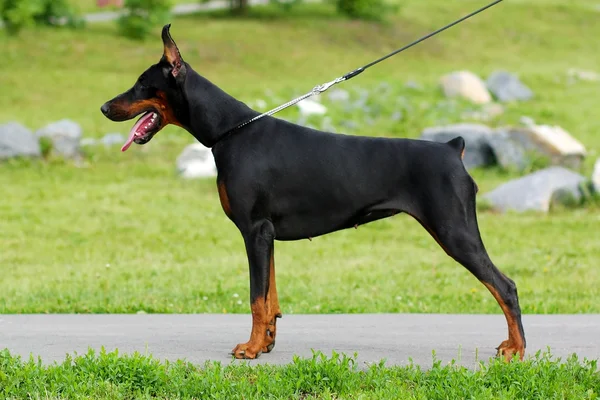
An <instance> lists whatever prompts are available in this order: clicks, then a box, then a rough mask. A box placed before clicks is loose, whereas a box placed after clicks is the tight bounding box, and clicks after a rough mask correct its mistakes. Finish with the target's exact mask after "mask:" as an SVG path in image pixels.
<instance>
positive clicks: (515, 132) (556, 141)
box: [491, 125, 586, 168]
mask: <svg viewBox="0 0 600 400" xmlns="http://www.w3.org/2000/svg"><path fill="white" fill-rule="evenodd" d="M496 132H497V133H499V134H498V136H497V140H496V141H494V142H493V143H491V146H492V148H493V149H494V153H495V154H496V158H497V159H498V161H499V163H500V164H501V165H503V166H505V167H506V166H508V165H507V164H513V165H515V166H518V167H522V166H523V165H524V164H527V163H528V162H529V161H528V160H527V156H528V153H529V158H531V156H534V157H535V156H539V157H545V158H546V159H547V160H548V161H549V162H550V163H551V164H553V165H563V166H567V167H570V168H579V166H580V165H581V163H582V162H583V159H584V158H585V156H586V149H585V147H584V146H583V144H581V143H580V142H579V141H578V140H577V139H575V138H574V137H573V136H571V135H570V134H569V133H568V132H567V131H565V130H564V129H562V128H561V127H559V126H550V125H532V126H529V127H526V128H521V127H512V128H498V129H497V130H496ZM500 141H504V143H500ZM517 148H520V149H517ZM515 154H516V155H517V157H516V158H517V159H518V162H516V163H514V162H513V161H515V158H514V155H515Z"/></svg>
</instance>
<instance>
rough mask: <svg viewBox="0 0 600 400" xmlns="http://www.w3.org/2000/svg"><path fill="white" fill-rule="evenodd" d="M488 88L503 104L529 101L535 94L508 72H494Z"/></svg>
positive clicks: (488, 80) (488, 82) (488, 81)
mask: <svg viewBox="0 0 600 400" xmlns="http://www.w3.org/2000/svg"><path fill="white" fill-rule="evenodd" d="M486 85H487V88H488V89H489V91H490V92H492V94H493V95H494V96H496V98H497V99H498V100H500V101H502V102H508V101H514V100H529V99H531V98H532V97H533V92H532V91H531V89H529V88H528V87H527V86H525V85H524V84H523V83H522V82H521V81H520V80H519V78H518V77H517V76H516V75H513V74H511V73H509V72H506V71H496V72H493V73H492V74H491V75H490V76H489V78H488V79H487V82H486Z"/></svg>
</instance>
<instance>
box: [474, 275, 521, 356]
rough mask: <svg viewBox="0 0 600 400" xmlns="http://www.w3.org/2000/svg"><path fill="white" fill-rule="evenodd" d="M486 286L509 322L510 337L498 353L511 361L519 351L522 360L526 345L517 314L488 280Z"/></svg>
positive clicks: (501, 345) (499, 347)
mask: <svg viewBox="0 0 600 400" xmlns="http://www.w3.org/2000/svg"><path fill="white" fill-rule="evenodd" d="M482 283H483V284H484V285H485V287H487V288H488V290H489V291H490V293H491V294H492V296H494V298H495V299H496V301H497V302H498V304H499V305H500V308H501V309H502V311H503V312H504V316H505V317H506V323H507V324H508V339H507V340H505V341H504V342H502V343H501V344H500V346H498V355H499V356H501V355H504V359H505V360H506V361H510V360H511V359H512V357H513V355H514V354H517V353H519V359H520V360H522V359H523V356H524V355H525V345H524V341H523V337H522V336H521V331H520V330H519V325H518V324H517V321H516V319H515V316H514V315H512V312H511V311H510V308H508V306H507V305H506V303H505V302H504V300H502V297H501V296H500V293H498V291H497V290H496V289H494V287H493V286H492V285H490V284H489V283H486V282H482Z"/></svg>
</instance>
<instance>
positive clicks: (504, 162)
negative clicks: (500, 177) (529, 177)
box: [488, 129, 530, 171]
mask: <svg viewBox="0 0 600 400" xmlns="http://www.w3.org/2000/svg"><path fill="white" fill-rule="evenodd" d="M488 144H489V146H490V148H491V150H492V153H493V154H494V157H495V158H496V164H498V165H500V166H501V167H503V168H506V169H511V168H515V169H517V170H519V171H522V170H523V169H525V168H526V167H527V166H528V165H529V164H530V160H529V158H528V154H527V151H526V150H525V148H524V146H523V144H522V143H521V142H520V141H519V140H518V139H517V138H515V137H513V136H512V135H511V133H510V131H509V130H503V129H496V130H494V134H493V135H490V137H489V138H488Z"/></svg>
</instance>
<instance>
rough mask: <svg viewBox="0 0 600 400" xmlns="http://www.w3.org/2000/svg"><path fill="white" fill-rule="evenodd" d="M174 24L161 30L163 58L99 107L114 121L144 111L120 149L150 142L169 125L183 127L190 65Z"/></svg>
mask: <svg viewBox="0 0 600 400" xmlns="http://www.w3.org/2000/svg"><path fill="white" fill-rule="evenodd" d="M170 27H171V24H168V25H165V26H164V27H163V30H162V41H163V45H164V49H163V55H162V57H161V59H160V61H159V62H158V63H156V64H154V65H152V66H150V68H148V69H147V70H146V71H144V73H142V74H141V75H140V77H139V78H138V80H137V81H136V82H135V84H134V85H133V87H132V88H131V89H129V90H127V91H126V92H124V93H122V94H120V95H118V96H116V97H115V98H113V99H112V100H109V101H107V102H106V103H104V104H103V105H102V107H101V108H100V110H101V111H102V113H103V114H104V115H105V116H106V117H107V118H108V119H110V120H112V121H117V122H120V121H127V120H130V119H133V118H135V117H137V116H138V115H140V114H141V117H140V118H139V119H138V121H137V122H136V123H135V124H134V125H133V127H132V128H131V131H130V132H129V137H128V139H127V142H126V143H125V144H124V145H123V147H122V148H121V151H125V150H127V149H128V148H129V146H131V143H134V142H135V143H136V144H145V143H148V142H149V141H150V140H152V138H153V137H154V135H156V133H158V132H159V131H160V130H161V129H163V128H164V127H165V126H167V125H168V124H174V125H177V126H182V123H181V122H180V121H181V120H182V115H179V112H181V111H178V110H184V109H185V107H184V106H183V105H184V104H185V97H184V95H183V83H184V82H185V78H186V72H187V68H188V67H187V64H186V63H185V62H184V61H183V59H182V58H181V54H180V52H179V49H178V48H177V45H176V44H175V41H174V40H173V38H172V37H171V34H170V32H169V29H170Z"/></svg>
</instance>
